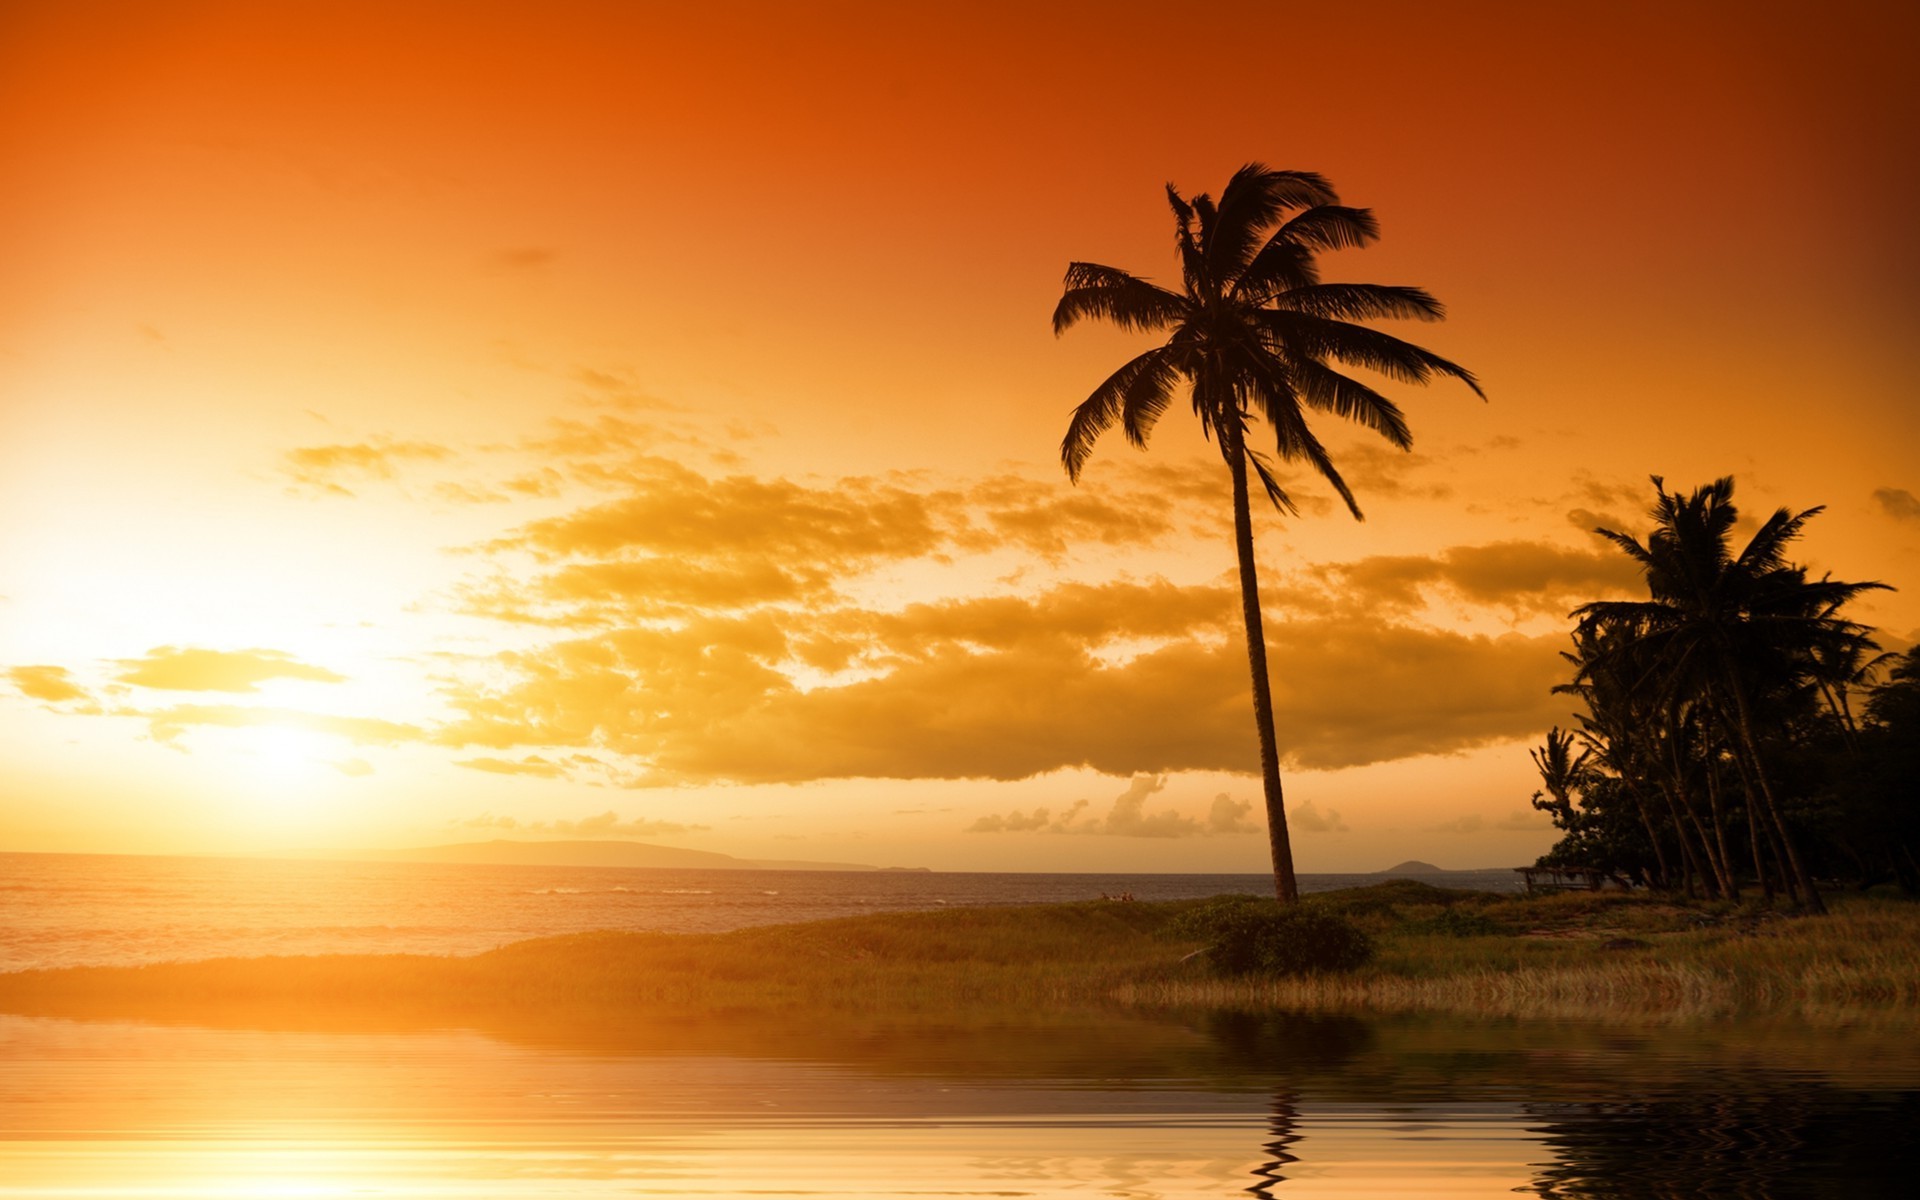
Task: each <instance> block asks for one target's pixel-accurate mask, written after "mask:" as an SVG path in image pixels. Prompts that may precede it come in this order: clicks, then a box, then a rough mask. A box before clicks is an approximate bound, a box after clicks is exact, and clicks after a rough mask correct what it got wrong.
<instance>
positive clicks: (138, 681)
mask: <svg viewBox="0 0 1920 1200" xmlns="http://www.w3.org/2000/svg"><path fill="white" fill-rule="evenodd" d="M118 665H119V666H120V667H122V668H123V670H122V672H121V674H120V675H119V676H118V677H117V678H118V681H119V682H121V683H131V684H135V685H137V686H139V687H145V688H154V689H157V690H164V691H175V692H237V693H251V692H257V691H259V690H260V689H259V685H260V684H261V683H264V682H265V681H267V680H269V679H305V680H310V681H313V682H316V683H341V682H344V681H345V679H346V676H344V675H338V674H335V673H334V672H332V671H329V670H327V669H326V668H325V667H316V666H314V665H312V664H311V663H304V662H301V661H300V660H299V659H297V658H295V657H294V656H293V655H291V654H288V653H286V652H285V651H282V650H261V649H253V650H201V649H196V648H193V647H175V646H156V647H154V648H153V649H151V650H149V651H147V653H146V657H144V658H123V659H120V660H118Z"/></svg>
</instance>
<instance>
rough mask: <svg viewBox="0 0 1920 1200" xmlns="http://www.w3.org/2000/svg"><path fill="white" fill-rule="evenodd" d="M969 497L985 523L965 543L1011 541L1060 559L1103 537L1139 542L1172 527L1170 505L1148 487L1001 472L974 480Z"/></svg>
mask: <svg viewBox="0 0 1920 1200" xmlns="http://www.w3.org/2000/svg"><path fill="white" fill-rule="evenodd" d="M967 499H968V501H969V502H971V503H972V504H974V505H977V506H979V508H980V509H981V510H982V518H983V521H984V525H985V528H984V529H983V530H981V531H980V532H979V533H978V534H977V535H975V536H974V537H972V538H970V539H965V540H964V541H963V544H966V545H971V546H974V547H977V548H982V549H985V548H991V547H994V546H998V545H1006V544H1009V543H1010V544H1013V545H1017V546H1021V547H1024V548H1025V549H1027V550H1030V551H1032V552H1033V553H1035V554H1038V555H1040V556H1042V557H1043V558H1046V559H1047V560H1049V561H1053V562H1058V561H1060V560H1061V559H1062V558H1064V557H1065V555H1066V554H1067V551H1068V549H1069V548H1070V547H1074V546H1084V545H1087V544H1089V543H1099V544H1102V545H1109V546H1125V545H1141V544H1146V543H1150V542H1152V541H1154V540H1156V539H1158V538H1161V537H1164V536H1166V535H1167V534H1169V533H1171V532H1172V531H1173V528H1174V526H1173V522H1172V520H1171V512H1172V510H1171V508H1170V506H1169V505H1168V504H1167V503H1166V501H1165V500H1164V499H1163V498H1161V497H1158V496H1154V495H1153V494H1151V493H1149V492H1146V491H1131V492H1129V491H1106V490H1102V489H1099V488H1096V487H1092V486H1088V487H1082V488H1076V487H1073V486H1071V485H1070V484H1068V483H1067V482H1066V481H1065V480H1057V481H1054V482H1053V484H1052V485H1051V486H1049V485H1046V484H1036V483H1035V481H1034V480H1032V479H1029V478H1027V477H1025V476H1019V475H1002V476H998V477H996V478H993V479H988V480H986V481H984V482H982V483H980V484H979V485H977V486H975V487H974V488H973V489H971V491H970V492H969V493H968V494H967Z"/></svg>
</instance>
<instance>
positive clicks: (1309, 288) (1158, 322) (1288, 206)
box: [1053, 163, 1480, 901]
mask: <svg viewBox="0 0 1920 1200" xmlns="http://www.w3.org/2000/svg"><path fill="white" fill-rule="evenodd" d="M1167 201H1168V203H1169V204H1170V205H1172V207H1173V217H1174V249H1175V251H1176V252H1177V253H1178V255H1179V259H1180V273H1181V281H1182V285H1183V286H1182V288H1181V290H1180V291H1173V290H1170V289H1168V288H1163V287H1160V286H1159V285H1157V284H1154V283H1151V282H1149V281H1148V280H1147V279H1145V278H1143V277H1141V276H1138V275H1133V274H1130V273H1129V272H1126V271H1122V270H1119V269H1118V268H1115V267H1105V266H1101V265H1099V264H1098V263H1084V262H1076V263H1073V264H1071V265H1069V266H1068V267H1067V278H1066V292H1065V294H1064V295H1062V296H1061V297H1060V303H1059V305H1058V306H1056V307H1055V308H1054V310H1053V331H1054V333H1055V334H1056V335H1058V334H1060V333H1064V332H1065V331H1066V330H1067V329H1068V328H1070V327H1071V326H1073V325H1074V324H1075V323H1077V322H1079V321H1081V320H1083V319H1088V318H1093V319H1100V320H1106V321H1111V322H1113V323H1114V324H1116V325H1118V326H1120V327H1121V328H1122V329H1127V330H1131V331H1136V332H1141V333H1154V334H1160V333H1165V334H1167V335H1168V336H1167V339H1166V341H1165V342H1164V343H1163V344H1161V345H1159V346H1156V347H1154V348H1153V349H1151V350H1148V351H1147V352H1146V353H1144V354H1141V355H1140V356H1139V357H1137V358H1134V359H1132V360H1130V361H1129V362H1127V363H1126V364H1124V365H1123V366H1121V368H1120V369H1119V370H1117V371H1115V372H1114V373H1113V374H1112V375H1110V376H1108V377H1107V380H1106V382H1104V383H1102V384H1101V385H1100V386H1099V387H1097V388H1095V389H1094V390H1093V394H1092V395H1090V396H1088V397H1087V398H1086V399H1085V400H1084V401H1082V402H1081V403H1080V405H1079V406H1078V407H1076V408H1075V409H1074V410H1073V419H1072V420H1071V421H1070V422H1069V423H1068V425H1067V435H1066V438H1065V439H1064V440H1063V441H1062V442H1061V443H1060V458H1061V461H1062V463H1063V464H1064V465H1065V466H1066V469H1067V475H1068V476H1069V477H1070V478H1072V479H1073V480H1075V481H1076V482H1077V481H1078V480H1079V478H1080V471H1081V469H1082V468H1083V467H1084V466H1085V465H1086V462H1087V458H1088V456H1089V455H1090V454H1092V452H1093V445H1094V442H1095V441H1096V440H1098V439H1099V437H1100V435H1101V434H1102V433H1104V432H1106V431H1107V430H1108V429H1111V428H1112V427H1113V426H1114V424H1115V423H1116V422H1117V423H1118V424H1119V425H1120V428H1121V431H1122V432H1123V433H1125V435H1126V437H1127V440H1128V441H1129V442H1132V443H1133V444H1134V445H1135V446H1140V447H1144V446H1145V445H1146V443H1147V437H1148V435H1149V434H1150V433H1151V432H1152V431H1153V426H1154V423H1155V422H1156V421H1158V420H1159V419H1160V416H1161V415H1162V414H1163V413H1165V412H1166V410H1167V407H1168V406H1169V405H1170V404H1171V403H1172V402H1173V399H1174V397H1175V394H1176V392H1177V390H1179V389H1180V388H1181V387H1182V386H1184V387H1185V388H1186V389H1187V390H1188V391H1189V392H1190V394H1191V398H1192V402H1193V412H1194V415H1195V416H1196V417H1198V418H1199V419H1200V428H1201V431H1202V432H1203V433H1204V434H1205V435H1206V436H1207V437H1208V438H1209V439H1211V440H1212V441H1214V442H1215V443H1216V444H1217V445H1218V446H1219V448H1220V454H1221V457H1222V458H1224V459H1225V460H1226V465H1227V473H1228V476H1229V477H1230V479H1231V480H1232V485H1233V534H1234V546H1235V549H1236V550H1237V551H1238V553H1239V563H1240V600H1241V609H1242V616H1243V617H1244V618H1245V620H1246V628H1247V663H1248V667H1249V668H1250V669H1251V671H1252V674H1253V715H1254V725H1255V727H1256V730H1257V732H1258V734H1259V739H1260V773H1261V781H1262V784H1263V785H1264V788H1265V792H1266V803H1267V836H1268V841H1269V844H1270V846H1271V849H1272V852H1273V875H1274V890H1275V892H1276V893H1277V894H1278V895H1279V897H1280V899H1281V900H1283V901H1293V900H1296V899H1298V898H1299V887H1298V885H1297V884H1296V883H1295V881H1294V875H1293V849H1292V844H1291V841H1290V840H1289V838H1288V836H1287V814H1286V804H1285V800H1284V797H1283V796H1282V793H1281V788H1280V755H1279V750H1278V748H1277V744H1276V742H1275V739H1274V730H1273V695H1272V691H1271V685H1270V683H1269V681H1268V676H1267V644H1266V637H1265V634H1264V632H1263V630H1262V628H1261V624H1260V590H1259V584H1258V580H1257V579H1256V578H1255V575H1254V562H1253V517H1252V511H1251V506H1250V504H1249V501H1248V495H1247V471H1248V469H1249V468H1251V469H1252V471H1253V473H1254V474H1255V475H1257V476H1258V477H1259V479H1260V484H1261V487H1262V488H1264V489H1265V491H1266V494H1267V498H1268V499H1269V500H1271V501H1272V502H1273V504H1274V506H1275V507H1277V508H1279V509H1280V510H1281V511H1282V512H1285V513H1293V512H1295V511H1296V510H1295V508H1294V505H1293V501H1292V499H1291V498H1290V497H1289V496H1288V495H1287V493H1286V491H1285V489H1284V488H1282V487H1281V486H1280V481H1279V480H1278V478H1276V477H1275V475H1274V473H1273V468H1272V466H1271V465H1270V464H1269V462H1268V461H1267V459H1266V458H1265V457H1264V456H1263V455H1262V454H1261V453H1260V452H1259V451H1258V450H1257V449H1255V448H1254V446H1253V444H1252V443H1253V441H1254V440H1255V436H1256V435H1255V422H1257V421H1264V422H1265V423H1266V427H1267V432H1268V434H1269V435H1270V436H1271V437H1272V439H1273V440H1272V443H1271V444H1272V451H1273V454H1274V456H1275V457H1276V458H1277V459H1279V460H1280V461H1283V462H1305V463H1306V464H1307V465H1308V466H1310V467H1312V468H1313V470H1314V471H1316V472H1318V473H1319V474H1320V475H1321V476H1322V477H1323V478H1324V479H1325V480H1326V481H1327V482H1328V483H1329V484H1331V485H1332V486H1333V489H1334V491H1336V492H1338V493H1339V495H1340V498H1341V499H1342V500H1343V501H1345V502H1346V505H1347V508H1348V510H1349V511H1351V512H1352V513H1353V515H1354V517H1355V518H1359V517H1360V506H1359V505H1358V504H1357V503H1356V502H1355V501H1354V498H1353V492H1352V490H1351V489H1349V488H1348V487H1347V484H1346V481H1345V480H1343V479H1342V478H1340V472H1339V471H1338V470H1336V469H1335V467H1334V465H1333V460H1332V458H1330V457H1329V456H1328V454H1327V450H1326V447H1325V446H1323V445H1321V443H1320V440H1319V439H1318V438H1316V437H1315V436H1314V435H1313V432H1312V430H1310V429H1309V428H1308V427H1307V417H1306V413H1307V410H1308V409H1313V410H1316V411H1319V412H1330V413H1332V414H1334V415H1335V416H1338V417H1343V418H1346V419H1348V420H1352V421H1357V422H1359V423H1360V424H1361V425H1364V426H1366V427H1367V428H1368V429H1371V430H1373V431H1374V432H1376V433H1378V434H1380V435H1381V436H1382V437H1384V438H1386V439H1387V441H1389V442H1391V443H1392V444H1393V445H1395V446H1397V447H1399V448H1401V449H1403V450H1404V449H1407V448H1409V447H1410V446H1411V445H1412V436H1411V434H1409V433H1408V431H1407V423H1406V419H1405V418H1404V417H1403V416H1402V415H1401V413H1400V410H1399V408H1397V407H1396V406H1395V405H1394V404H1393V402H1392V401H1390V400H1388V399H1387V398H1386V397H1384V396H1382V395H1380V394H1379V393H1378V392H1376V391H1375V390H1374V389H1373V388H1372V387H1370V386H1368V385H1367V384H1365V383H1362V382H1360V381H1359V380H1357V379H1354V378H1352V377H1351V376H1349V375H1347V374H1344V373H1343V371H1342V370H1341V369H1339V367H1336V365H1335V364H1339V366H1340V367H1362V368H1365V369H1367V370H1370V371H1373V372H1375V373H1377V374H1380V375H1384V376H1386V377H1387V378H1389V379H1393V380H1398V381H1400V382H1404V383H1426V382H1427V381H1428V380H1430V379H1432V378H1433V377H1434V376H1435V375H1436V374H1439V375H1451V376H1453V377H1454V378H1455V379H1458V380H1461V381H1462V382H1464V383H1465V384H1466V385H1467V386H1468V387H1470V388H1472V389H1473V390H1474V392H1475V393H1476V394H1479V393H1480V387H1479V385H1478V384H1477V383H1475V382H1474V378H1473V376H1472V374H1470V373H1469V372H1468V371H1466V370H1465V369H1464V368H1461V367H1458V366H1456V365H1454V364H1453V363H1451V362H1448V361H1447V360H1446V359H1444V358H1441V357H1440V356H1439V355H1437V354H1433V353H1430V352H1429V351H1426V350H1423V349H1421V348H1420V347H1418V346H1415V345H1413V344H1411V343H1409V342H1404V341H1401V340H1400V339H1399V338H1396V337H1392V336H1389V335H1388V334H1385V333H1381V332H1380V331H1378V330H1375V329H1371V328H1368V327H1367V326H1365V325H1362V324H1359V323H1358V322H1361V321H1366V320H1374V319H1379V318H1411V319H1414V320H1421V321H1435V320H1439V319H1440V318H1441V317H1442V316H1443V315H1444V310H1443V309H1442V308H1441V306H1440V303H1439V302H1438V301H1436V300H1435V299H1434V298H1433V297H1432V296H1430V295H1428V294H1427V293H1426V292H1424V291H1422V290H1420V289H1419V288H1413V287H1389V286H1384V285H1380V284H1369V283H1322V282H1321V281H1320V271H1319V266H1318V263H1317V262H1316V256H1317V255H1318V254H1319V253H1320V252H1321V251H1323V250H1340V249H1346V248H1349V247H1357V246H1364V245H1366V244H1367V243H1369V242H1372V241H1373V240H1374V239H1375V238H1376V237H1378V236H1379V227H1378V225H1377V224H1376V223H1375V222H1374V219H1373V214H1372V213H1371V212H1369V211H1368V210H1367V209H1364V208H1349V207H1346V206H1344V205H1342V204H1340V203H1339V197H1338V196H1337V195H1335V194H1334V190H1333V188H1332V186H1331V185H1329V184H1328V183H1327V181H1326V180H1325V179H1323V178H1321V177H1320V176H1319V175H1315V174H1313V173H1311V172H1307V171H1275V170H1270V169H1269V168H1267V167H1264V166H1262V165H1261V164H1259V163H1248V164H1247V165H1246V166H1244V167H1242V168H1240V169H1239V170H1238V171H1236V172H1234V175H1233V178H1232V179H1231V180H1229V181H1228V182H1227V186H1226V189H1225V190H1224V191H1222V192H1221V193H1220V202H1219V203H1218V204H1215V203H1214V201H1213V199H1212V197H1210V196H1208V195H1206V194H1204V193H1203V194H1201V195H1198V196H1195V197H1193V198H1192V199H1191V200H1189V199H1186V198H1184V197H1182V196H1181V195H1180V193H1179V192H1178V191H1175V190H1174V188H1173V185H1172V184H1168V185H1167Z"/></svg>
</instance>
